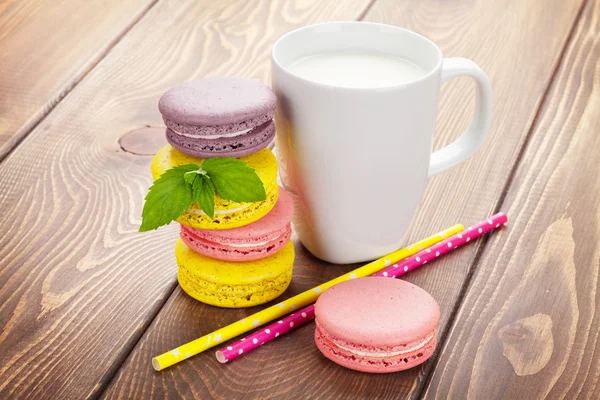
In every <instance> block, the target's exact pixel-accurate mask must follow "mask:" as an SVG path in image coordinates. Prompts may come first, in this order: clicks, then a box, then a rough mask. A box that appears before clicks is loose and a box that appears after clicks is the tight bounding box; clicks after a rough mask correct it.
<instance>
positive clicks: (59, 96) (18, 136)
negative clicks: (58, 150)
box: [0, 0, 159, 163]
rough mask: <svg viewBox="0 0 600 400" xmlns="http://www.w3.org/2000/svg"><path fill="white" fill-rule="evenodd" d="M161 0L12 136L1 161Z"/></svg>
mask: <svg viewBox="0 0 600 400" xmlns="http://www.w3.org/2000/svg"><path fill="white" fill-rule="evenodd" d="M158 2H159V0H152V1H150V2H149V3H148V4H147V5H146V7H145V8H144V9H143V10H142V11H141V12H140V13H139V15H137V16H136V17H135V18H134V19H133V20H131V22H130V23H129V24H128V25H127V26H126V27H125V28H124V29H123V30H122V31H121V32H120V33H119V34H117V35H116V36H115V37H114V38H113V39H112V40H111V41H110V42H109V43H108V45H107V46H106V48H105V49H104V50H102V51H101V52H100V54H99V55H98V57H96V58H94V59H92V60H90V62H89V64H88V65H87V66H86V67H85V68H84V70H83V71H82V72H81V74H79V75H77V74H76V75H75V76H74V79H73V81H71V82H70V83H68V84H67V86H66V87H65V88H64V89H63V90H62V91H59V92H58V93H56V96H57V97H56V99H54V101H50V103H49V104H48V106H47V107H46V108H45V109H44V110H43V111H42V112H41V115H40V116H39V117H38V118H37V120H35V116H34V117H33V118H34V121H33V122H31V123H30V124H27V125H25V126H24V127H23V128H22V131H21V132H19V131H17V132H16V133H15V135H14V136H12V137H11V138H10V139H9V140H8V141H7V142H6V144H5V145H4V146H3V147H4V148H3V149H0V163H2V161H4V159H6V157H8V156H9V155H10V154H11V153H12V152H13V151H14V150H15V149H16V148H17V147H18V146H19V144H20V143H21V142H22V141H23V140H24V139H25V138H26V137H27V136H28V135H29V134H30V133H31V132H33V130H34V129H35V128H37V126H38V125H39V124H41V123H42V122H43V121H44V120H45V119H46V117H48V115H50V113H51V112H52V111H53V110H54V108H56V106H58V105H59V104H60V103H61V102H62V101H63V99H64V98H65V97H67V95H68V94H69V93H71V91H72V90H73V89H75V87H76V86H77V85H78V84H79V83H80V82H81V81H82V80H83V79H84V78H85V77H86V76H87V75H88V74H89V73H90V72H91V71H92V70H93V69H94V68H95V67H96V66H97V65H98V64H99V63H100V62H101V61H102V60H104V58H105V57H106V56H107V55H108V54H109V53H110V52H111V50H112V49H113V48H114V47H115V46H116V45H117V44H118V43H119V42H120V41H121V40H122V39H123V38H124V37H125V35H127V34H128V33H129V31H131V29H132V28H133V27H134V26H135V25H137V24H138V22H140V21H141V20H142V19H143V18H144V17H145V16H146V14H148V11H150V10H151V9H152V8H153V7H154V6H155V5H156V4H157V3H158Z"/></svg>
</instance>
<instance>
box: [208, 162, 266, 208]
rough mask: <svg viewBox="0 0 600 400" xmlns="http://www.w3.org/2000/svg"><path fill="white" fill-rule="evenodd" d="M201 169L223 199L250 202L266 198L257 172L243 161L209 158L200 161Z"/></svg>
mask: <svg viewBox="0 0 600 400" xmlns="http://www.w3.org/2000/svg"><path fill="white" fill-rule="evenodd" d="M202 169H203V170H204V171H206V173H207V174H208V176H209V177H210V179H211V181H212V183H213V185H214V187H215V189H216V190H217V193H218V194H219V197H221V198H222V199H223V200H230V201H235V202H238V203H250V202H254V201H262V200H265V199H266V198H267V193H266V192H265V187H264V185H263V183H262V181H261V180H260V178H259V177H258V174H257V173H256V171H255V170H254V168H252V167H249V166H248V163H246V162H245V161H242V160H238V159H237V158H209V159H208V160H204V161H203V162H202Z"/></svg>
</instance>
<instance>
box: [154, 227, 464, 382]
mask: <svg viewBox="0 0 600 400" xmlns="http://www.w3.org/2000/svg"><path fill="white" fill-rule="evenodd" d="M463 229H464V226H462V225H454V226H452V227H450V228H448V229H445V230H443V231H441V232H439V233H436V234H435V235H433V236H430V237H428V238H427V239H424V240H421V241H420V242H417V243H414V244H412V245H411V246H409V247H406V248H403V249H400V250H397V251H395V252H393V253H392V254H389V255H387V256H385V257H382V258H380V259H378V260H376V261H373V262H371V263H369V264H367V265H364V266H362V267H360V268H357V269H355V270H354V271H351V272H348V273H346V274H344V275H342V276H340V277H337V278H335V279H333V280H331V281H329V282H325V283H323V284H321V285H319V286H317V287H315V288H313V289H309V290H307V291H305V292H302V293H300V294H298V295H296V296H294V297H290V298H289V299H287V300H284V301H282V302H281V303H279V304H276V305H274V306H271V307H269V308H265V309H264V310H262V311H259V312H257V313H255V314H252V315H250V316H248V317H246V318H244V319H241V320H239V321H237V322H234V323H233V324H230V325H227V326H225V327H223V328H221V329H218V330H216V331H214V332H212V333H209V334H208V335H205V336H202V337H201V338H198V339H196V340H192V341H191V342H189V343H186V344H184V345H182V346H179V347H177V348H175V349H173V350H171V351H168V352H166V353H163V354H161V355H159V356H156V357H154V358H153V359H152V366H153V367H154V369H155V370H157V371H160V370H163V369H165V368H167V367H170V366H171V365H174V364H177V363H178V362H180V361H183V360H185V359H187V358H189V357H191V356H193V355H196V354H199V353H202V352H203V351H206V350H208V349H210V348H211V347H214V346H217V345H219V344H220V343H222V342H224V341H226V340H229V339H233V338H234V337H236V336H239V335H242V334H244V333H246V332H248V331H250V330H252V329H254V328H258V327H259V326H261V325H264V324H266V323H267V322H271V321H273V320H275V319H277V318H279V317H282V316H284V315H286V314H288V313H290V312H292V311H295V310H297V309H299V308H301V307H304V306H306V305H308V304H311V303H314V302H315V301H316V300H317V298H318V297H319V296H320V294H321V293H323V292H324V291H325V290H327V289H329V288H330V287H331V286H333V285H335V284H337V283H340V282H343V281H346V280H348V279H354V278H360V277H363V276H369V275H372V274H374V273H375V272H377V271H379V270H382V269H383V268H386V267H389V266H390V265H392V264H393V263H395V262H396V261H399V260H403V259H405V258H406V257H410V256H412V255H413V254H416V253H417V252H418V251H419V250H422V249H424V248H426V247H429V246H431V245H433V244H435V243H438V242H440V241H441V240H443V239H445V238H446V237H448V236H450V235H452V234H454V233H456V232H460V231H461V230H463Z"/></svg>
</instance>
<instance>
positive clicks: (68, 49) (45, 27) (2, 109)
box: [0, 0, 156, 160]
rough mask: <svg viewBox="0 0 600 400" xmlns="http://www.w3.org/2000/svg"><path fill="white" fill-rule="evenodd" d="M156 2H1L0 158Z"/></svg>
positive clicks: (115, 0)
mask: <svg viewBox="0 0 600 400" xmlns="http://www.w3.org/2000/svg"><path fill="white" fill-rule="evenodd" d="M155 2H156V0H127V1H119V0H105V1H101V2H100V1H86V0H41V1H37V0H26V1H21V0H7V1H3V2H2V3H1V4H0V68H1V69H2V73H1V74H0V93H2V96H0V160H1V159H2V158H4V156H5V155H6V154H7V153H8V152H9V151H10V150H11V149H12V148H13V147H14V146H15V145H16V144H17V143H18V142H19V141H20V140H22V139H23V137H24V136H25V135H27V133H29V131H30V130H31V128H33V127H34V126H35V125H36V124H37V123H38V122H39V121H40V120H41V119H42V118H43V117H44V116H45V115H46V114H47V113H48V112H49V111H50V110H51V109H52V108H53V107H54V106H55V105H56V103H58V102H59V101H60V100H61V99H62V98H63V97H65V96H66V95H67V93H69V91H71V89H72V88H73V86H74V85H75V84H77V82H79V81H80V80H81V78H82V77H83V76H85V74H86V73H87V72H88V71H89V70H90V69H91V68H93V66H94V65H96V64H97V63H98V61H99V60H100V59H102V57H104V56H105V55H106V53H107V52H108V51H110V49H111V48H112V47H113V46H114V44H115V43H116V42H118V41H119V39H120V38H121V36H122V35H123V34H124V33H125V32H127V31H128V30H129V29H130V28H131V26H133V25H134V24H135V23H136V22H137V21H138V20H139V19H140V18H141V17H142V16H143V15H144V14H145V13H146V11H147V10H148V9H149V8H150V7H152V5H153V4H154V3H155Z"/></svg>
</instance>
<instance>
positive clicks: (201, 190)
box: [192, 174, 215, 219]
mask: <svg viewBox="0 0 600 400" xmlns="http://www.w3.org/2000/svg"><path fill="white" fill-rule="evenodd" d="M192 196H193V198H194V201H195V202H196V203H197V204H198V207H200V209H201V210H202V211H204V212H205V213H206V215H208V216H209V217H210V219H213V218H214V217H215V187H214V186H213V184H212V182H211V181H210V178H209V177H208V176H207V175H199V174H196V178H195V179H194V183H193V184H192Z"/></svg>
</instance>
